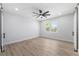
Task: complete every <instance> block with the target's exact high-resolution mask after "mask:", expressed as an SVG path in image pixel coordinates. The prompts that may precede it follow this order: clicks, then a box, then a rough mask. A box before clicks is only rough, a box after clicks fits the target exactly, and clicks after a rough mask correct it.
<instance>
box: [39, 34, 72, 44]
mask: <svg viewBox="0 0 79 59" xmlns="http://www.w3.org/2000/svg"><path fill="white" fill-rule="evenodd" d="M40 37H43V38H48V39H55V40H60V41H66V42H71V43H73V41H69V40H66V39H62V38H53V37H52V38H50V37H47V36H40Z"/></svg>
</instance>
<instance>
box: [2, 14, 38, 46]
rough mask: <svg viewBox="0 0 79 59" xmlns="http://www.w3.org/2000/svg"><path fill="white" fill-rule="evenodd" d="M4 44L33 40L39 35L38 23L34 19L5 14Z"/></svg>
mask: <svg viewBox="0 0 79 59" xmlns="http://www.w3.org/2000/svg"><path fill="white" fill-rule="evenodd" d="M3 20H4V33H5V34H6V38H5V39H4V44H10V43H14V42H18V41H22V40H27V39H31V38H34V37H37V36H38V35H39V32H38V29H39V28H38V22H37V21H35V20H34V19H33V18H31V17H30V18H25V17H23V16H21V15H16V14H12V13H9V12H4V19H3Z"/></svg>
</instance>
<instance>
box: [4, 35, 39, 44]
mask: <svg viewBox="0 0 79 59" xmlns="http://www.w3.org/2000/svg"><path fill="white" fill-rule="evenodd" d="M37 37H39V36H38V35H35V36H30V37H25V38H24V39H19V40H15V41H10V42H6V43H5V44H4V45H8V44H12V43H17V42H21V41H24V40H29V39H33V38H37Z"/></svg>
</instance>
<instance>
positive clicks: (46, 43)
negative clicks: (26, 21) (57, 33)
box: [4, 38, 79, 56]
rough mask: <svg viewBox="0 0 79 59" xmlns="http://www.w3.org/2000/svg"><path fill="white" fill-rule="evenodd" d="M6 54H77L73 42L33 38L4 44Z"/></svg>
mask: <svg viewBox="0 0 79 59" xmlns="http://www.w3.org/2000/svg"><path fill="white" fill-rule="evenodd" d="M4 53H5V55H6V56H78V55H79V54H78V53H77V52H74V47H73V43H70V42H64V41H57V40H52V39H46V38H34V39H30V40H25V41H22V42H18V43H14V44H10V45H7V46H6V50H5V52H4Z"/></svg>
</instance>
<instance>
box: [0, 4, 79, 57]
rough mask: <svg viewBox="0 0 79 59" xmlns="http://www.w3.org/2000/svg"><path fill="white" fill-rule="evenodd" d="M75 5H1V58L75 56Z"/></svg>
mask: <svg viewBox="0 0 79 59" xmlns="http://www.w3.org/2000/svg"><path fill="white" fill-rule="evenodd" d="M78 11H79V4H77V3H0V55H1V56H78V55H79V53H78V50H79V48H78V45H79V44H78V33H79V32H78V28H79V27H78V25H79V24H78V22H79V21H78V20H79V19H78V16H79V13H78Z"/></svg>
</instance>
